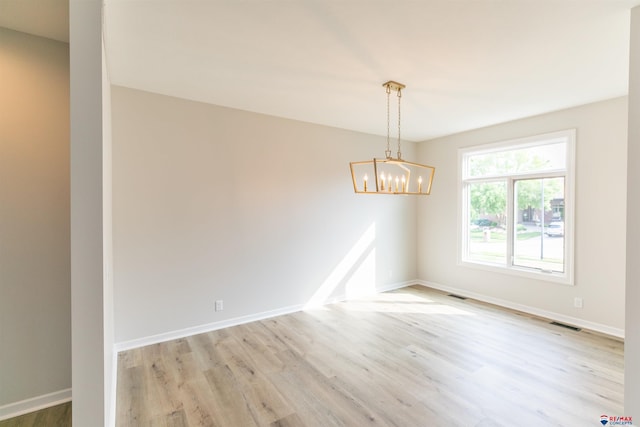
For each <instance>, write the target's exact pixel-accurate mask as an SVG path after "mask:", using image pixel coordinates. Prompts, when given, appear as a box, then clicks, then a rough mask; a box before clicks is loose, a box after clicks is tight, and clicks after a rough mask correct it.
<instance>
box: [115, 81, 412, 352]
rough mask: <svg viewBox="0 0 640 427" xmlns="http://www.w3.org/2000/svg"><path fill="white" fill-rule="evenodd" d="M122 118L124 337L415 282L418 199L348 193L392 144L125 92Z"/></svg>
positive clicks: (119, 218) (119, 198) (119, 323)
mask: <svg viewBox="0 0 640 427" xmlns="http://www.w3.org/2000/svg"><path fill="white" fill-rule="evenodd" d="M112 110H113V179H114V182H113V196H114V197H113V208H114V216H113V227H114V228H113V230H114V237H113V238H114V274H115V276H114V277H115V298H114V303H115V313H116V315H115V320H116V328H115V334H116V342H120V343H122V342H126V341H131V340H140V339H145V338H147V337H153V336H154V335H156V334H163V333H166V332H171V331H177V330H185V329H188V328H193V327H197V326H199V325H206V324H209V323H214V322H219V321H224V320H228V319H234V318H238V317H241V316H247V315H255V314H256V313H264V312H271V311H273V310H279V309H286V308H287V307H300V306H302V305H305V304H306V303H309V302H310V301H311V302H313V301H316V302H317V300H318V299H321V300H323V301H324V300H327V299H329V300H330V299H332V298H335V297H340V296H342V295H349V294H352V293H355V292H360V291H367V290H369V291H371V290H373V288H372V286H374V285H375V286H377V287H385V286H388V285H392V284H394V283H401V282H404V281H408V280H413V279H415V278H416V271H415V252H416V251H415V249H416V240H415V229H416V216H415V199H414V198H409V197H396V196H374V195H358V194H355V193H354V192H353V186H352V184H351V174H350V171H349V161H355V160H367V159H371V158H372V157H373V156H374V155H378V156H379V157H380V156H382V155H383V154H384V148H385V138H383V137H378V136H372V135H366V134H362V133H357V132H350V131H344V130H339V129H335V128H330V127H326V126H319V125H313V124H309V123H302V122H297V121H293V120H285V119H279V118H275V117H270V116H265V115H260V114H254V113H248V112H243V111H238V110H232V109H228V108H222V107H216V106H212V105H207V104H202V103H198V102H193V101H186V100H181V99H177V98H171V97H168V96H162V95H157V94H152V93H148V92H141V91H137V90H133V89H127V88H123V87H118V86H114V87H113V90H112ZM403 149H405V150H406V153H405V154H406V157H407V158H412V157H413V156H414V149H415V144H411V143H407V144H404V145H403ZM216 299H222V300H224V302H225V308H224V311H222V312H215V311H214V301H215V300H216ZM137 343H138V344H140V342H139V341H138V342H137Z"/></svg>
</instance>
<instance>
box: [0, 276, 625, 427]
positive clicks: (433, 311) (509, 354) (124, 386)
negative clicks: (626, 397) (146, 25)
mask: <svg viewBox="0 0 640 427" xmlns="http://www.w3.org/2000/svg"><path fill="white" fill-rule="evenodd" d="M623 369H624V348H623V343H622V341H620V340H618V339H615V338H611V337H607V336H605V335H602V334H598V333H593V332H589V331H580V332H576V331H571V330H567V329H563V328H559V327H557V326H552V325H550V324H549V321H548V320H546V319H540V318H537V317H535V316H531V315H528V314H524V313H519V312H516V311H512V310H506V309H502V308H499V307H495V306H492V305H490V304H486V303H482V302H479V301H474V300H459V299H455V298H452V297H449V296H447V295H446V294H445V293H443V292H439V291H435V290H432V289H428V288H423V287H418V286H416V287H408V288H404V289H400V290H397V291H392V292H387V293H383V294H379V295H376V296H373V297H371V298H363V299H361V300H357V301H350V302H344V303H338V304H333V305H330V306H325V307H322V308H320V309H316V310H309V311H304V312H298V313H292V314H289V315H286V316H280V317H277V318H272V319H266V320H263V321H258V322H253V323H250V324H246V325H241V326H237V327H232V328H227V329H223V330H219V331H213V332H210V333H207V334H200V335H196V336H193V337H188V338H185V339H181V340H176V341H173V342H168V343H162V344H157V345H154V346H149V347H145V348H141V349H135V350H132V351H131V352H124V353H122V354H120V355H119V366H118V391H117V397H118V399H117V402H118V403H117V425H118V426H119V427H122V426H133V425H136V426H137V425H140V426H142V425H145V426H146V425H153V426H225V427H228V426H231V427H235V426H238V427H245V426H247V427H251V426H274V427H275V426H296V427H304V426H310V427H315V426H318V427H326V426H358V427H359V426H366V425H376V426H401V427H407V426H426V425H428V426H430V427H431V426H436V427H437V426H452V425H453V426H478V427H488V426H491V427H501V426H505V427H507V426H519V427H520V426H523V427H527V426H536V427H537V426H539V425H554V426H568V427H569V426H571V427H574V426H582V425H595V424H597V423H599V417H600V415H601V414H602V413H611V414H619V415H623V407H622V402H623V396H622V393H623V377H624V371H623ZM134 421H135V422H134ZM136 423H137V424H136ZM0 427H4V426H1V425H0Z"/></svg>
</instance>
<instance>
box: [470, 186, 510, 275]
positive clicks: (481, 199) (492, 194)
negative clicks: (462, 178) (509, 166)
mask: <svg viewBox="0 0 640 427" xmlns="http://www.w3.org/2000/svg"><path fill="white" fill-rule="evenodd" d="M506 217H507V183H506V181H500V182H484V183H471V184H469V220H470V225H469V235H468V241H467V248H468V259H469V260H473V261H480V262H488V263H494V264H501V265H506V258H507V235H506V231H505V229H506V227H505V224H506V223H505V221H506Z"/></svg>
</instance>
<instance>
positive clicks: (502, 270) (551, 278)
mask: <svg viewBox="0 0 640 427" xmlns="http://www.w3.org/2000/svg"><path fill="white" fill-rule="evenodd" d="M458 265H459V266H462V267H466V268H471V269H475V270H485V271H491V272H493V273H499V274H505V275H508V276H517V277H525V278H528V279H532V280H539V281H542V282H552V283H558V284H561V285H566V286H573V285H574V283H573V278H572V277H571V274H568V273H551V272H550V273H545V272H541V271H540V270H533V269H528V268H520V267H503V266H500V265H496V264H489V263H483V262H479V261H470V260H460V261H458Z"/></svg>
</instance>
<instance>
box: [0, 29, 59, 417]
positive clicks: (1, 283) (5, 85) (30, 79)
mask: <svg viewBox="0 0 640 427" xmlns="http://www.w3.org/2000/svg"><path fill="white" fill-rule="evenodd" d="M0 64H1V65H0V418H2V416H3V413H4V415H6V414H10V413H11V412H12V407H11V406H9V407H7V406H6V405H10V404H13V403H16V402H19V401H22V400H24V399H31V398H35V397H38V396H42V395H46V394H49V393H56V392H59V393H58V394H57V395H56V396H53V397H52V398H53V399H54V400H55V399H57V398H65V397H66V398H68V397H70V392H69V390H68V389H69V388H70V387H71V315H70V312H71V308H70V306H71V285H70V266H69V45H68V44H66V43H60V42H55V41H52V40H47V39H44V38H40V37H34V36H30V35H27V34H23V33H19V32H15V31H11V30H7V29H3V28H0ZM44 400H45V401H46V400H47V399H44ZM45 401H42V402H40V403H46V402H45ZM32 403H34V402H32ZM35 404H37V402H35ZM3 406H4V411H3V408H2V407H3ZM28 406H29V404H27V405H26V406H25V407H28ZM15 409H17V410H20V409H23V408H22V407H16V408H15Z"/></svg>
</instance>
